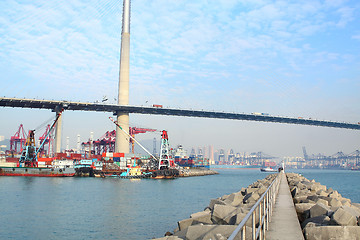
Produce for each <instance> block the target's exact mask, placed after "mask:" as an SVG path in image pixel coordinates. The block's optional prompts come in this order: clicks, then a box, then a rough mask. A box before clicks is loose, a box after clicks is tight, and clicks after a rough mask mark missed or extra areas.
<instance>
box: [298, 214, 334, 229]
mask: <svg viewBox="0 0 360 240" xmlns="http://www.w3.org/2000/svg"><path fill="white" fill-rule="evenodd" d="M308 223H313V224H312V225H311V226H327V225H329V224H330V218H329V217H328V216H326V215H320V216H317V217H313V218H308V219H306V220H305V221H304V222H303V223H301V228H305V227H306V226H307V224H308Z"/></svg>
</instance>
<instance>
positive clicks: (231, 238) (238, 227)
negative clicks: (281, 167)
mask: <svg viewBox="0 0 360 240" xmlns="http://www.w3.org/2000/svg"><path fill="white" fill-rule="evenodd" d="M279 177H280V173H278V174H277V176H276V177H275V179H274V180H273V181H272V183H271V184H270V185H269V187H268V188H267V189H266V191H265V192H264V193H263V194H262V195H261V197H260V198H259V200H257V202H256V203H255V204H254V206H253V207H252V208H251V209H250V211H249V212H248V213H247V214H246V216H245V217H244V219H243V220H242V221H241V222H240V224H239V225H238V226H237V227H236V229H235V230H234V232H233V233H232V234H231V235H230V237H229V238H228V240H233V239H235V237H236V235H237V234H238V233H239V232H240V231H241V230H242V229H243V228H244V226H245V224H246V222H247V221H248V220H249V219H250V217H251V216H252V215H253V214H254V212H255V210H256V209H257V207H258V206H259V205H260V203H261V202H262V201H263V199H264V198H265V196H266V195H267V194H268V192H269V191H270V189H271V187H272V186H273V185H274V184H275V182H276V181H277V180H278V179H279ZM264 214H265V213H264ZM261 221H262V219H261V218H259V222H261ZM253 231H254V229H253ZM259 231H260V228H259V229H258V231H257V234H256V235H258V234H259Z"/></svg>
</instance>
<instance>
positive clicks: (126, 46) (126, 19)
mask: <svg viewBox="0 0 360 240" xmlns="http://www.w3.org/2000/svg"><path fill="white" fill-rule="evenodd" d="M122 21H123V22H122V33H121V50H120V73H119V97H118V104H119V105H129V70H130V0H124V5H123V19H122ZM116 114H117V123H118V124H119V125H120V126H121V127H122V128H123V129H124V130H125V131H126V132H129V113H124V112H117V113H116ZM115 151H116V152H123V153H129V139H128V136H126V135H125V134H124V133H123V132H122V131H121V130H120V129H116V141H115Z"/></svg>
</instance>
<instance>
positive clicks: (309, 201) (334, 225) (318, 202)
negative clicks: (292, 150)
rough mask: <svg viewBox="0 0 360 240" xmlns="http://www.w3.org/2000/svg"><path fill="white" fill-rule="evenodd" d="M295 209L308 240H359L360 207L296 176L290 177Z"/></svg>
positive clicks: (336, 193)
mask: <svg viewBox="0 0 360 240" xmlns="http://www.w3.org/2000/svg"><path fill="white" fill-rule="evenodd" d="M286 176H287V180H288V183H289V187H290V192H291V195H292V197H293V201H294V205H295V209H296V212H297V215H298V218H299V221H300V224H301V227H302V229H303V233H304V236H305V238H306V239H307V240H313V239H314V240H315V239H360V204H359V203H352V202H351V200H350V199H348V198H344V197H342V196H341V194H340V193H339V192H338V191H336V190H334V189H332V188H327V187H326V186H325V185H321V184H320V183H318V182H315V180H308V179H306V178H305V177H304V176H301V175H299V174H296V173H287V174H286Z"/></svg>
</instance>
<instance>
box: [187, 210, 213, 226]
mask: <svg viewBox="0 0 360 240" xmlns="http://www.w3.org/2000/svg"><path fill="white" fill-rule="evenodd" d="M190 218H192V219H194V220H196V221H197V222H200V223H206V224H212V223H213V222H212V221H211V212H210V211H209V210H205V211H202V212H197V213H193V214H191V216H190Z"/></svg>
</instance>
